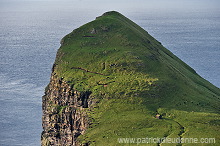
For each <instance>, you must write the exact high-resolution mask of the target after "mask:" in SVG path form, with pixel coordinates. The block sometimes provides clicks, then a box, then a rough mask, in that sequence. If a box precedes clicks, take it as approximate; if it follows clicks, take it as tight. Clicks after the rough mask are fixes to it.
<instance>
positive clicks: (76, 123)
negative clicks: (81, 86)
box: [41, 73, 92, 146]
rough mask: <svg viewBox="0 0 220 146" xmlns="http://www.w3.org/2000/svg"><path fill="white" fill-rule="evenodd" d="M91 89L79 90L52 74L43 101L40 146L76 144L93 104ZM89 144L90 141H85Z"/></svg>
mask: <svg viewBox="0 0 220 146" xmlns="http://www.w3.org/2000/svg"><path fill="white" fill-rule="evenodd" d="M90 95H91V92H89V91H85V92H78V91H75V90H74V89H73V86H70V85H68V84H67V83H66V82H65V81H64V80H63V79H62V78H57V76H56V75H55V73H52V75H51V79H50V83H49V85H48V86H47V88H46V91H45V95H44V96H43V98H42V101H43V105H42V108H43V117H42V126H43V132H42V136H41V145H42V146H48V145H56V146H57V145H59V146H77V145H80V144H79V143H78V142H77V137H78V136H79V135H81V134H84V132H85V131H86V129H87V127H88V125H89V119H88V117H87V115H86V112H85V109H86V108H89V106H90V105H91V103H92V102H91V100H90ZM85 145H88V144H85Z"/></svg>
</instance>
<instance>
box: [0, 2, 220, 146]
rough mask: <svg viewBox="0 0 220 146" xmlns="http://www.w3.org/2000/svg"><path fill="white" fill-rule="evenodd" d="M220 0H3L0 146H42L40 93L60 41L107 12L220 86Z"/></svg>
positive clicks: (0, 14) (0, 11)
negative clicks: (125, 20) (131, 23)
mask: <svg viewBox="0 0 220 146" xmlns="http://www.w3.org/2000/svg"><path fill="white" fill-rule="evenodd" d="M219 6H220V2H219V1H218V0H184V1H183V0H182V1H180V0H158V1H156V2H152V1H150V0H121V1H118V0H106V1H101V0H93V1H91V0H62V1H61V0H0V146H40V135H41V131H42V128H41V116H42V107H41V96H42V95H43V94H44V88H45V86H46V85H47V84H48V83H49V79H50V73H51V68H52V65H53V62H54V60H55V55H56V52H57V49H58V48H59V47H60V44H59V42H60V40H61V38H62V37H63V36H65V35H66V34H68V33H70V32H71V31H72V30H73V29H75V28H78V27H79V26H81V25H83V24H85V23H87V22H89V21H92V20H94V19H95V17H97V16H99V15H101V14H103V13H104V12H106V11H109V10H117V11H119V12H121V13H122V14H124V15H125V16H127V17H128V18H130V19H132V20H133V21H134V22H136V23H137V24H139V25H140V26H141V27H143V28H144V29H145V30H147V31H148V32H149V34H151V35H152V36H153V37H155V38H156V39H157V40H159V41H160V42H161V43H162V44H163V45H164V46H165V47H166V48H167V49H169V50H170V51H172V52H173V53H174V54H175V55H177V56H178V57H179V58H180V59H182V60H183V61H184V62H186V63H187V64H188V65H190V66H191V67H192V68H194V69H195V70H196V72H197V73H198V74H199V75H201V76H202V77H204V78H205V79H207V80H208V81H210V82H211V83H212V84H214V85H216V86H217V87H220V73H219V72H220V59H219V58H220V9H219Z"/></svg>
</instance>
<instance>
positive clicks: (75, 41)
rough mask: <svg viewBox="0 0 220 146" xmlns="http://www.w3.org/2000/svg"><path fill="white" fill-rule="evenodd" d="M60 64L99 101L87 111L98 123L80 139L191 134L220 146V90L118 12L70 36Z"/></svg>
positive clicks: (112, 141) (113, 141) (62, 73)
mask: <svg viewBox="0 0 220 146" xmlns="http://www.w3.org/2000/svg"><path fill="white" fill-rule="evenodd" d="M55 65H56V66H55V72H56V74H57V75H58V76H59V77H60V78H61V77H63V78H64V80H65V81H67V82H68V83H69V84H71V85H73V86H74V88H75V89H76V90H78V91H82V92H86V91H91V92H92V94H91V96H92V97H94V98H95V99H96V100H97V101H98V103H97V105H96V106H95V107H94V108H92V109H86V110H87V113H88V116H89V117H90V119H91V123H92V124H91V126H90V127H89V128H88V130H87V132H86V134H85V135H81V136H80V137H79V140H80V141H81V142H82V143H90V144H91V145H121V144H119V143H118V138H125V137H127V138H128V137H131V138H144V137H160V138H163V137H167V138H169V137H170V138H171V137H181V138H187V137H190V138H215V139H216V145H220V141H219V139H220V136H219V133H220V109H219V104H220V89H219V88H217V87H215V86H213V85H212V84H211V83H209V82H208V81H206V80H204V79H203V78H201V77H200V76H199V75H198V74H196V72H195V71H194V70H193V69H192V68H190V67H189V66H188V65H186V64H185V63H184V62H182V61H181V60H180V59H178V58H177V57H176V56H175V55H173V54H172V53H171V52H170V51H168V50H167V49H166V48H164V47H163V46H162V45H161V43H160V42H158V41H157V40H155V39H154V38H153V37H152V36H150V35H149V34H148V33H147V32H146V31H145V30H143V29H142V28H141V27H139V26H138V25H136V24H135V23H133V22H132V21H131V20H129V19H127V18H126V17H124V16H123V15H121V14H119V13H117V12H114V11H113V12H107V13H105V14H104V15H103V16H101V17H98V18H97V19H96V20H94V21H92V22H90V23H88V24H85V25H83V26H81V27H80V28H78V29H76V30H74V31H73V32H72V33H70V34H68V35H67V36H65V37H64V38H63V39H62V45H61V47H60V49H59V51H58V53H57V58H56V61H55ZM157 113H159V114H161V115H162V116H163V119H156V118H155V115H156V114H157ZM123 145H124V144H123ZM128 145H129V144H128ZM149 145H150V144H149ZM152 145H157V144H152ZM161 145H166V144H163V143H162V144H161ZM169 145H170V144H169ZM180 145H181V144H180ZM182 145H184V144H182ZM187 145H190V144H187ZM191 145H195V144H191ZM209 145H210V144H209Z"/></svg>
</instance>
